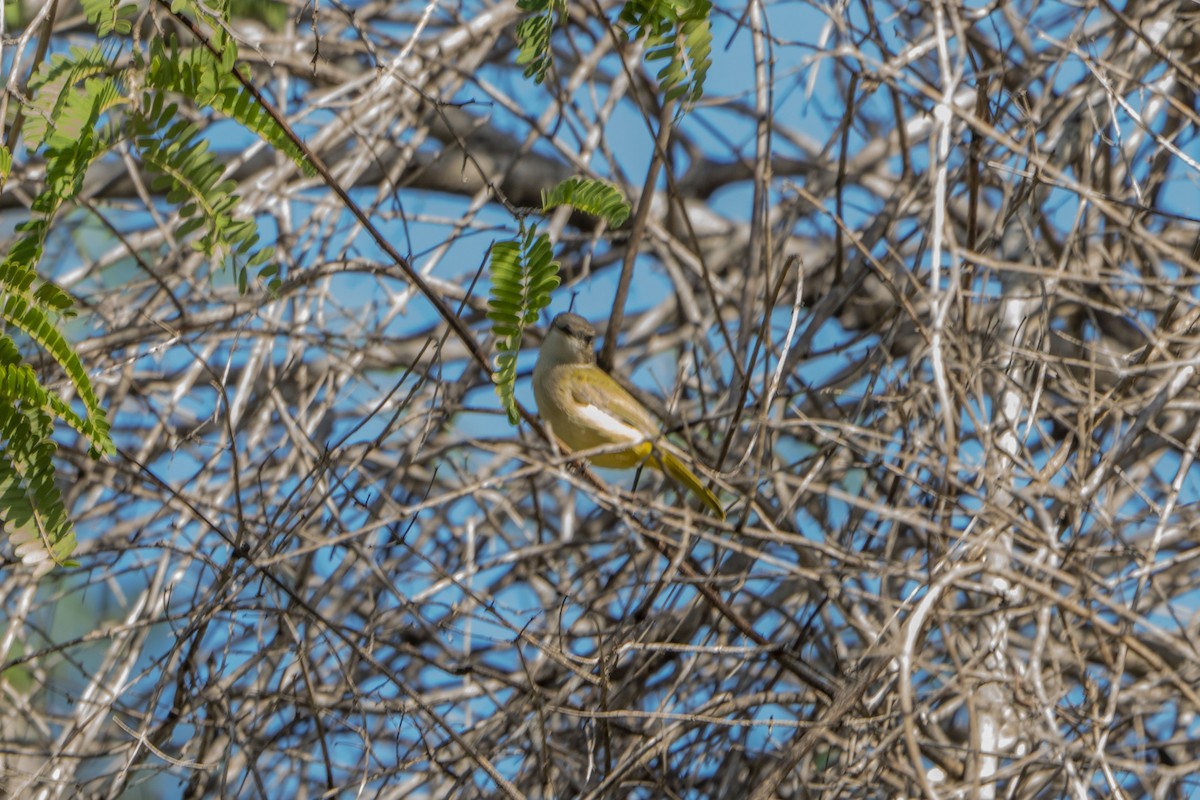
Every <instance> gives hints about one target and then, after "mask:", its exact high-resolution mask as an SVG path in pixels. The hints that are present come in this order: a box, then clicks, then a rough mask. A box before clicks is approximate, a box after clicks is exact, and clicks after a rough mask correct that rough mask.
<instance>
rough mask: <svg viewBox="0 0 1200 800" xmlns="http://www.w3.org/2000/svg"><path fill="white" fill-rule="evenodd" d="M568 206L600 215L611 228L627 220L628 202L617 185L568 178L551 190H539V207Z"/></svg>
mask: <svg viewBox="0 0 1200 800" xmlns="http://www.w3.org/2000/svg"><path fill="white" fill-rule="evenodd" d="M563 205H566V206H571V207H572V208H574V209H576V210H578V211H583V212H585V213H587V214H591V215H592V216H596V217H600V218H601V219H602V220H604V221H605V223H607V224H608V227H610V228H619V227H621V226H622V225H623V224H625V220H627V219H629V203H628V202H626V201H625V197H624V196H623V195H622V194H621V192H620V190H618V189H617V187H615V186H613V185H612V184H611V183H608V182H606V181H600V180H594V179H592V178H568V179H567V180H565V181H563V182H562V183H560V184H558V185H557V186H555V187H554V188H553V189H551V190H549V191H546V190H545V189H543V190H542V210H543V211H549V210H550V209H552V208H555V207H556V206H563Z"/></svg>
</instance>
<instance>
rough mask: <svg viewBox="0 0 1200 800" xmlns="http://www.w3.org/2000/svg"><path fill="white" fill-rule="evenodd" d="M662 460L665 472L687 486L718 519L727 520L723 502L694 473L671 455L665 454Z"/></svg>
mask: <svg viewBox="0 0 1200 800" xmlns="http://www.w3.org/2000/svg"><path fill="white" fill-rule="evenodd" d="M660 458H661V460H662V465H663V471H664V472H666V473H667V474H668V475H670V476H671V477H672V478H674V479H675V480H677V481H679V482H680V483H682V484H683V485H684V486H686V487H687V489H688V491H690V492H691V493H692V494H694V495H696V496H697V497H699V498H700V500H701V501H702V502H703V503H704V505H706V506H708V508H709V510H711V511H712V512H713V514H715V515H716V516H717V518H718V519H721V520H724V519H725V509H723V508H721V501H720V500H718V499H717V496H716V495H715V494H713V493H712V492H711V491H710V490H709V489H708V487H707V486H705V485H704V484H703V483H701V482H700V479H699V478H697V477H696V474H695V473H694V472H692V471H691V470H690V469H688V468H687V467H686V466H685V465H684V464H683V462H682V461H680V460H679V459H678V458H676V457H675V456H673V455H671V454H670V453H663V454H662V455H661V457H660Z"/></svg>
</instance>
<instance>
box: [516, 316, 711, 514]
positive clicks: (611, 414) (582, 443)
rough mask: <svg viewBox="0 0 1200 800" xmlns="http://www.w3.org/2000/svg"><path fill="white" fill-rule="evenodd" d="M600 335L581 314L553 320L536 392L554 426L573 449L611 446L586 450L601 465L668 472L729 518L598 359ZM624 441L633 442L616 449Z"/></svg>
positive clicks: (542, 410)
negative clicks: (601, 366)
mask: <svg viewBox="0 0 1200 800" xmlns="http://www.w3.org/2000/svg"><path fill="white" fill-rule="evenodd" d="M595 341H596V330H595V328H593V327H592V326H591V324H590V323H588V321H587V320H586V319H584V318H583V317H581V316H579V315H578V314H573V313H571V312H569V311H568V312H566V313H563V314H559V315H558V316H556V317H555V318H554V320H553V321H552V322H551V323H550V330H549V332H548V333H547V334H546V338H545V339H544V340H543V341H542V346H541V349H540V350H539V351H538V357H537V363H536V364H535V365H534V367H533V396H534V399H535V400H536V401H537V407H538V412H539V413H540V414H541V416H542V419H543V420H544V421H545V422H546V423H547V424H548V425H549V427H550V430H551V432H552V433H553V434H554V436H555V437H556V438H557V439H558V440H559V441H560V442H561V443H562V444H563V445H564V446H565V447H566V449H568V450H571V451H576V452H579V451H589V450H595V449H597V448H608V450H606V451H605V452H602V453H595V454H588V455H587V459H588V460H589V461H590V462H592V463H593V464H595V465H596V466H598V467H608V468H611V469H632V468H634V467H639V466H642V465H645V466H647V467H650V468H651V469H657V470H659V471H660V472H665V473H666V474H667V475H669V476H670V477H671V478H672V479H674V480H675V481H677V482H678V483H680V484H682V485H683V486H684V487H686V488H687V489H688V490H689V491H690V492H691V493H692V494H694V495H696V497H698V498H699V499H700V500H701V502H703V503H704V505H705V506H706V507H708V509H709V510H710V511H712V513H713V514H714V515H715V516H716V517H717V518H719V519H721V520H724V519H725V509H724V508H722V507H721V501H720V500H719V499H718V498H717V496H716V494H714V493H713V492H712V490H710V489H709V488H708V487H706V486H705V485H704V484H703V483H701V481H700V478H698V477H697V476H696V474H695V473H694V472H692V471H691V470H690V469H688V468H687V466H686V465H685V464H684V463H683V462H682V461H681V460H680V455H682V454H681V453H680V452H679V451H678V450H676V449H675V448H674V446H673V445H671V444H670V443H669V442H667V440H666V437H664V436H663V433H662V429H661V428H660V427H659V425H658V424H657V423H656V422H655V421H654V418H653V417H651V416H650V412H649V411H647V410H646V408H645V407H644V406H643V405H642V404H641V403H639V402H638V401H637V399H636V398H634V396H633V395H631V394H630V393H629V392H627V391H626V390H625V389H624V388H623V387H622V386H621V384H619V383H617V382H616V380H614V379H613V377H612V376H611V375H609V374H608V373H607V372H605V371H604V370H602V369H600V367H598V366H597V365H596V352H595V349H594V344H595ZM621 444H628V445H629V447H626V448H624V449H618V450H615V451H614V450H613V448H614V447H615V446H616V445H621Z"/></svg>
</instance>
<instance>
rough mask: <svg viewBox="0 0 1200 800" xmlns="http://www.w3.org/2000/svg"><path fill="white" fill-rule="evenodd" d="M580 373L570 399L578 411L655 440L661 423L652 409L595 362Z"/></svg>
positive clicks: (605, 424)
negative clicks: (652, 415) (646, 407)
mask: <svg viewBox="0 0 1200 800" xmlns="http://www.w3.org/2000/svg"><path fill="white" fill-rule="evenodd" d="M579 369H580V370H581V372H586V374H580V375H578V376H576V378H575V379H574V380H572V381H571V382H570V386H571V399H572V400H574V401H575V403H576V404H577V405H578V406H579V410H580V411H581V412H582V413H584V414H586V415H588V417H589V418H590V419H592V420H593V421H596V422H598V423H599V424H600V426H601V427H604V428H607V429H610V430H614V431H615V430H616V429H617V428H625V429H630V432H631V433H632V434H633V437H632V438H636V439H653V438H654V437H656V436H658V433H659V426H658V423H656V422H655V421H654V418H653V417H651V416H650V412H649V411H647V410H646V409H645V407H643V406H642V404H641V403H639V402H638V401H637V399H636V398H635V397H634V396H633V395H631V394H630V393H629V392H627V391H625V389H624V388H623V387H622V386H621V384H619V383H617V382H616V381H615V380H613V378H612V376H610V375H609V374H608V373H607V372H605V371H604V370H602V369H600V368H599V367H597V366H594V365H588V366H586V367H580V368H579Z"/></svg>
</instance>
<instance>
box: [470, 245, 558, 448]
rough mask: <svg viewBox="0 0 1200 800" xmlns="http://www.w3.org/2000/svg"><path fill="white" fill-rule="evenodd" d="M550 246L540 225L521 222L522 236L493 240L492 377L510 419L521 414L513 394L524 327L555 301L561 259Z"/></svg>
mask: <svg viewBox="0 0 1200 800" xmlns="http://www.w3.org/2000/svg"><path fill="white" fill-rule="evenodd" d="M553 255H554V254H553V252H552V251H551V248H550V237H549V236H547V235H546V234H544V233H543V234H540V235H539V234H538V232H537V226H536V225H533V226H530V228H529V229H528V230H524V228H522V231H521V236H520V237H519V238H518V239H516V240H514V241H510V242H497V243H496V244H495V245H493V246H492V253H491V259H490V263H489V269H488V271H489V273H490V274H491V279H492V290H491V296H490V297H489V298H488V319H490V320H491V321H492V332H493V333H494V334H495V336H496V350H498V351H499V352H498V354H497V356H496V363H495V369H494V372H493V373H492V381H493V382H494V383H495V384H496V394H497V395H498V396H499V398H500V404H501V405H502V406H503V407H504V411H505V412H506V413H507V414H508V420H509V422H511V423H512V424H514V425H516V424H517V423H518V422H519V421H520V419H521V415H520V411H519V410H518V408H517V401H516V397H515V396H514V390H515V383H516V378H517V354H518V353H520V351H521V340H522V337H523V335H524V333H525V329H526V328H527V327H529V326H531V325H534V324H536V323H537V318H538V312H539V311H541V310H542V309H543V308H545V307H546V306H548V305H550V293H551V292H552V291H553V290H554V289H556V288H557V287H558V284H559V278H558V270H559V265H558V262H557V261H555V260H554V257H553Z"/></svg>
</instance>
